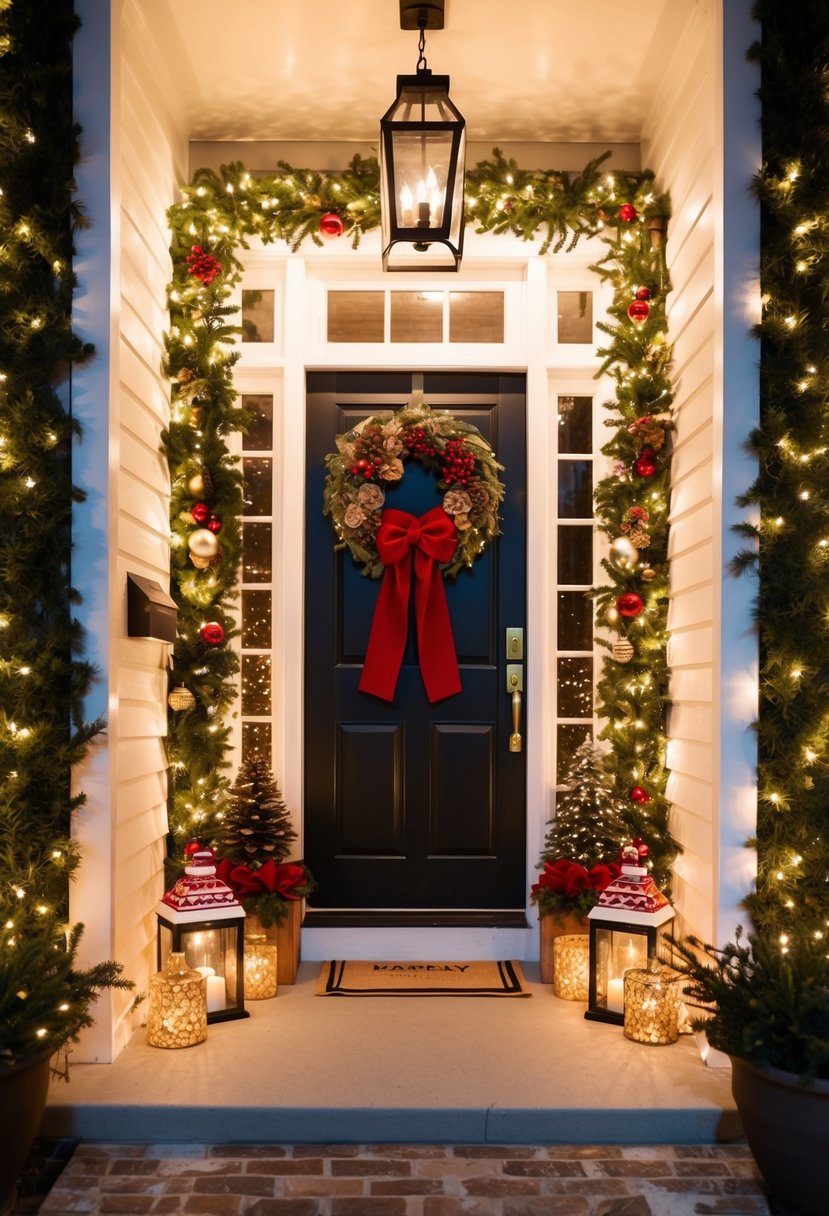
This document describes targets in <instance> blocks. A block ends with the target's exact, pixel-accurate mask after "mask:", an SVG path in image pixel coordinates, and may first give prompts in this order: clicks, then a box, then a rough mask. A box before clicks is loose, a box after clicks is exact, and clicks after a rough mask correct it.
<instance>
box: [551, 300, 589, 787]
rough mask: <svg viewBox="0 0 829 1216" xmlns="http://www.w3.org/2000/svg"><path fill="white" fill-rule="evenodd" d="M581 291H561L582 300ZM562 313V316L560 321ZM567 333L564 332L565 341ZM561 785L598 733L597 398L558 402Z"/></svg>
mask: <svg viewBox="0 0 829 1216" xmlns="http://www.w3.org/2000/svg"><path fill="white" fill-rule="evenodd" d="M579 294H580V293H578V292H559V293H558V295H559V299H560V298H561V296H562V295H572V296H578V295H579ZM560 319H561V314H560V313H559V320H560ZM560 335H561V330H559V337H560ZM556 405H557V424H558V425H557V427H556V436H557V442H556V448H557V451H556V462H557V472H558V477H557V498H556V514H557V539H558V558H557V583H558V588H557V600H556V608H557V612H556V660H555V662H556V673H555V674H556V745H557V746H556V780H557V781H558V782H561V780H562V778H563V776H564V774H565V773H566V771H567V767H568V765H569V763H570V760H571V758H572V756H573V753H574V752H575V750H576V749H577V748H578V747H579V745H580V744H581V743H583V742H584V740H585V739H587V738H590V737H592V734H593V709H594V693H593V685H594V658H593V605H592V601H591V600H590V599H589V598H588V592H589V591H590V588H591V587H592V586H593V569H594V565H593V563H594V552H593V550H594V527H593V484H594V442H593V397H592V396H588V395H570V394H560V395H559V396H558V397H557V403H556Z"/></svg>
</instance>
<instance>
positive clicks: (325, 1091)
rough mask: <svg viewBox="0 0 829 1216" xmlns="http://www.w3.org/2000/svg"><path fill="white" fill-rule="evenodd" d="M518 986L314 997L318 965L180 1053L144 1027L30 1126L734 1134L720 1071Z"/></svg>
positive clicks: (149, 1134)
mask: <svg viewBox="0 0 829 1216" xmlns="http://www.w3.org/2000/svg"><path fill="white" fill-rule="evenodd" d="M522 967H523V968H524V974H525V976H526V978H527V980H528V981H529V983H530V987H531V988H532V996H531V997H529V998H524V999H522V998H494V999H483V998H469V997H441V998H417V997H412V998H403V997H367V998H333V997H317V996H315V995H314V987H315V983H316V978H317V975H318V973H319V963H303V964H302V965H301V966H300V971H299V976H298V982H297V983H296V984H295V985H293V986H290V987H289V986H283V987H281V988H280V991H279V995H278V996H277V998H276V999H275V1000H271V1001H262V1002H253V1003H252V1004H251V1005H250V1006H249V1008H250V1013H251V1016H250V1018H248V1019H245V1020H240V1021H235V1022H225V1023H222V1024H218V1025H212V1026H210V1027H209V1030H208V1037H207V1041H206V1042H205V1043H203V1044H201V1045H200V1046H199V1047H197V1048H193V1049H189V1050H184V1051H163V1050H159V1049H158V1048H152V1047H148V1046H147V1043H146V1042H145V1038H144V1032H143V1030H139V1031H137V1032H136V1034H135V1035H134V1036H133V1039H132V1041H131V1042H130V1044H129V1045H128V1047H127V1048H126V1050H125V1051H123V1052H122V1053H121V1055H120V1056H119V1057H118V1059H117V1060H116V1061H115V1062H114V1063H113V1064H73V1065H72V1067H71V1070H70V1079H69V1082H68V1083H66V1082H63V1081H55V1082H53V1083H52V1087H51V1089H50V1093H49V1101H48V1105H47V1108H46V1113H45V1116H44V1122H43V1124H42V1127H41V1132H40V1134H41V1135H43V1136H55V1137H58V1136H76V1137H79V1138H81V1139H83V1140H95V1141H114V1142H121V1143H129V1142H136V1141H148V1142H152V1143H155V1144H158V1143H165V1142H166V1143H177V1142H178V1143H182V1142H187V1141H200V1142H202V1143H213V1144H227V1143H232V1142H236V1143H243V1142H246V1141H247V1142H259V1143H261V1142H266V1141H267V1142H271V1143H280V1142H281V1143H314V1142H316V1143H367V1142H372V1143H415V1142H417V1143H431V1144H435V1143H443V1144H452V1143H454V1144H486V1143H489V1144H518V1143H524V1144H542V1143H546V1144H705V1143H713V1142H715V1141H718V1140H720V1141H722V1140H730V1139H734V1138H736V1137H738V1136H739V1135H740V1134H741V1132H740V1127H739V1123H738V1120H737V1116H736V1112H735V1110H734V1106H733V1102H732V1098H731V1091H730V1074H729V1071H728V1069H727V1068H726V1069H721V1068H709V1067H706V1066H705V1065H704V1064H703V1063H702V1061H701V1060H700V1057H699V1052H698V1049H697V1045H696V1042H695V1040H694V1039H693V1037H692V1036H682V1037H681V1038H680V1040H679V1042H678V1043H676V1044H674V1045H673V1046H671V1047H662V1048H654V1047H646V1046H643V1045H641V1044H638V1043H632V1042H630V1041H629V1040H627V1039H625V1037H624V1035H623V1033H622V1029H621V1027H618V1026H611V1025H605V1024H603V1023H598V1022H587V1021H585V1019H584V1016H583V1013H584V1005H582V1004H580V1003H576V1002H570V1001H562V1000H559V999H558V998H557V997H555V996H554V995H553V993H552V988H551V987H550V986H549V985H542V984H540V983H539V982H538V969H537V965H535V964H533V963H523V964H522Z"/></svg>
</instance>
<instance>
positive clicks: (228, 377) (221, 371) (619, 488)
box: [164, 148, 677, 887]
mask: <svg viewBox="0 0 829 1216" xmlns="http://www.w3.org/2000/svg"><path fill="white" fill-rule="evenodd" d="M609 155H610V154H609V153H605V154H604V155H603V156H600V157H598V158H596V159H595V160H593V161H591V162H590V163H589V164H588V165H587V166H586V167H585V168H584V170H583V171H582V172H581V173H578V174H571V173H566V172H561V171H558V170H548V171H536V170H533V171H527V170H522V169H520V168H519V167H518V165H517V164H516V162H515V161H514V160H508V159H507V158H505V157H504V156H503V155H502V154H501V152H500V151H499V150H498V149H497V148H496V149H494V151H493V155H492V159H491V160H488V161H482V162H480V163H479V164H478V165H477V166H476V167H475V168H474V169H473V170H471V171H470V172H468V173H467V179H466V189H467V219H468V221H469V222H470V223H474V224H475V225H476V226H477V228H478V231H481V232H488V231H491V232H496V233H502V232H509V233H513V234H515V235H517V236H520V237H523V238H524V239H526V240H531V239H533V238H534V237H535V236H536V234H538V233H539V232H540V233H543V242H542V245H541V252H546V250H547V249H548V248H550V247H552V248H553V250H554V251H556V250H559V249H562V248H565V247H566V248H568V249H572V248H573V247H574V246H575V245H576V244H577V242H578V241H579V240H580V239H581V238H582V237H586V236H596V235H598V234H602V235H603V239H604V241H605V244H606V247H607V248H606V252H605V254H604V256H603V257H602V258H601V259H600V261H599V262H598V263H597V265H596V266H595V267H593V269H594V270H595V271H596V273H597V274H598V275H599V276H600V277H601V278H602V279H603V280H604V281H607V282H609V283H610V284H611V285H612V288H613V305H612V307H611V312H610V316H611V319H610V320H609V321H608V322H607V323H603V324H602V328H603V330H604V332H605V334H606V335H607V339H608V341H607V344H606V346H605V347H604V349H603V350H602V351H600V354H601V356H602V358H603V360H604V362H603V365H602V370H603V371H608V372H609V373H610V374H611V376H612V377H613V379H614V381H615V385H616V399H615V400H614V401H613V402H611V403H609V406H608V408H609V409H610V410H611V415H612V416H611V418H610V419H609V421H608V425H609V426H610V427H611V429H612V431H613V438H612V439H611V441H610V442H609V444H608V445H607V447H606V448H605V449H604V450H605V451H606V452H607V453H609V454H610V455H611V456H613V457H614V458H615V459H616V460H617V462H618V467H617V469H616V471H615V472H614V473H613V475H612V476H611V477H609V478H607V479H605V480H604V481H603V482H602V483H601V484H600V485H599V487H598V490H597V504H598V508H599V512H600V526H601V527H602V529H603V530H604V531H605V532H606V533H607V534H608V535H609V536H618V535H619V533H620V530H621V528H622V525H623V523H624V521H625V517H626V512H627V511H628V510H629V509H630V507H632V506H634V505H636V504H637V503H638V502H639V501H640V500H642V498H643V495H644V494H645V493H647V503H648V509H649V511H650V522H649V527H650V535H651V542H650V548H649V549H648V552H647V557H646V561H647V566H646V565H645V561H644V560H643V561H642V562H640V563H639V565H637V566H634V567H632V568H629V569H626V570H619V569H617V568H615V567H611V566H610V565H609V564H606V570H607V573H608V576H609V579H610V582H609V583H608V584H607V585H606V586H604V587H602V588H600V589H599V592H598V596H599V599H598V603H599V605H600V608H601V609H602V612H604V610H605V609H606V607H607V605H608V604H609V603H610V601H611V600H612V599H614V598H618V596H619V595H622V594H625V593H633V594H638V595H639V596H640V597H641V600H642V611H641V614H639V615H638V617H637V618H636V619H635V620H628V618H623V619H622V620H621V622H620V624H619V630H620V633H623V634H625V635H626V636H627V637H629V638H630V639H631V642H632V644H633V646H634V652H635V657H634V660H633V662H632V663H631V664H630V666H628V667H624V668H623V667H622V666H621V665H620V664H619V663H617V662H615V661H614V660H612V659H610V658H608V660H607V662H606V664H605V671H604V676H603V678H602V680H601V682H600V685H599V703H598V706H597V712H598V715H599V716H600V717H601V718H604V719H606V720H607V727H606V729H605V731H604V737H605V738H607V739H608V740H609V742H610V749H611V750H610V755H609V759H608V764H609V767H610V771H611V773H612V776H613V784H614V792H615V794H616V796H617V797H618V798H620V799H623V800H625V802H626V804H627V807H628V818H629V825H630V832H631V834H632V835H638V836H642V837H644V838H645V839H646V840H647V841H648V843H649V845H650V849H651V861H652V863H653V868H654V877H655V878H656V880H657V882H658V883H659V884H660V885H661V886H663V887H668V886H669V880H670V863H671V861H672V859H673V857H674V855H675V853H676V847H677V846H676V843H675V841H674V840H673V839H672V837H671V835H670V832H669V830H668V826H667V809H668V808H667V800H666V798H665V783H666V778H667V774H666V771H665V712H666V704H665V697H666V686H667V673H666V657H665V653H666V644H667V635H666V618H667V582H668V580H667V566H666V562H667V494H668V486H669V459H668V445H667V444H666V443H665V444H663V450H661V452H660V455H659V457H658V460H657V462H656V465H655V468H654V470H653V475H652V476H651V475H649V476H648V478H647V481H646V479H645V478H640V479H639V480H638V481H637V480H636V474H635V473H634V472H633V466H634V463H635V461H636V459H637V458H638V456H641V455H642V447H643V444H642V442H641V439H642V436H641V434H634V433H631V431H630V429H629V428H630V426H631V424H632V423H638V422H639V420H640V419H642V418H645V419H650V418H651V417H652V415H654V414H655V413H659V414H661V415H665V416H666V417H667V418H668V419H669V418H670V412H669V411H670V405H671V400H672V397H671V391H670V382H669V379H668V368H669V364H670V353H671V352H670V347H669V345H668V344H667V342H666V339H665V295H666V293H667V291H668V290H669V286H670V284H669V282H668V275H667V271H666V267H665V252H664V241H663V235H664V232H665V228H666V223H667V217H668V214H669V210H670V207H669V202H668V199H667V197H666V196H664V195H659V194H657V193H656V192H655V190H654V187H653V174H652V173H651V172H649V171H647V170H646V171H642V172H639V173H631V172H622V173H615V174H608V173H604V172H602V165H603V163H604V161H605V160H606V159H607V157H608V156H609ZM379 195H380V191H379V168H378V165H377V162H376V160H375V159H374V158H366V159H363V158H361V157H359V156H355V157H354V159H353V160H352V161H351V164H350V166H349V168H348V169H347V170H346V171H345V172H344V173H342V174H336V175H335V174H321V173H317V172H312V171H310V170H305V169H296V168H294V167H292V166H291V165H288V164H286V163H284V162H283V163H280V173H278V174H275V175H268V176H261V177H253V176H251V174H250V173H248V172H246V171H245V169H244V167H243V166H242V165H241V164H239V163H235V164H231V165H225V166H222V167H221V168H220V169H219V171H218V172H213V171H212V170H207V169H202V170H199V171H198V172H197V173H196V174H195V175H194V177H193V179H192V181H191V182H190V183H189V184H188V185H187V186H185V187H184V188H183V189H182V201H181V202H180V203H178V204H176V205H175V206H174V207H172V208H171V209H170V211H169V213H168V218H169V222H170V227H171V229H172V232H173V242H172V255H173V264H174V277H173V283H172V286H171V289H170V295H169V302H170V315H171V329H170V333H169V335H168V337H167V360H168V371H169V374H170V377H171V379H172V382H173V394H172V396H173V412H172V420H171V423H170V427H169V430H168V431H167V432H166V433H165V436H164V445H165V450H166V453H167V456H168V459H169V463H170V471H171V479H172V486H173V502H172V511H171V517H172V528H173V541H174V550H173V551H174V557H173V595H174V597H175V598H176V600H177V603H178V604H179V624H180V629H181V637H180V638H179V641H178V642H177V644H176V649H175V662H176V672H175V675H174V683H176V684H181V683H184V685H185V686H186V687H187V688H188V689H189V690H190V691H191V692H192V693H193V694H194V697H195V706H194V707H193V708H192V709H188V710H186V711H184V712H181V711H178V712H177V711H173V713H172V716H171V724H170V736H169V740H168V751H169V754H170V759H171V763H172V768H173V773H174V787H175V788H174V794H173V802H172V811H171V832H172V836H173V840H174V843H175V848H176V851H177V852H180V850H181V848H182V847H183V845H184V844H185V842H186V841H187V840H189V839H191V838H192V837H193V836H196V835H201V836H202V837H203V838H207V839H211V838H215V837H216V836H217V834H218V833H219V832H220V830H221V819H222V815H223V814H224V807H225V805H226V802H227V796H228V778H227V775H226V771H225V770H226V768H227V764H228V760H227V752H228V748H229V731H228V728H227V727H226V726H225V725H224V724H223V723H224V715H225V714H226V711H227V709H228V707H229V705H230V703H231V701H232V699H233V696H234V680H233V677H234V676H235V673H236V670H237V666H238V663H237V660H236V658H235V656H234V655H233V654H232V653H231V651H230V648H229V647H228V646H227V644H226V643H227V641H228V640H229V639H230V638H232V636H233V623H232V618H231V616H230V614H229V606H230V604H231V603H232V600H233V597H234V595H235V594H236V592H235V582H236V568H237V565H238V558H239V550H238V538H239V517H240V514H241V489H240V481H239V471H238V468H237V467H236V466H235V464H234V461H233V458H232V457H231V456H230V454H229V451H228V448H227V442H226V439H227V436H228V434H229V433H230V432H231V431H233V430H237V429H240V428H244V426H245V419H244V416H243V414H242V413H241V412H240V411H239V410H238V408H237V407H236V405H235V399H236V393H235V390H234V387H233V381H232V369H233V364H234V363H235V361H236V359H237V357H238V353H237V351H235V350H234V348H233V342H234V339H235V336H236V335H237V334H238V333H239V330H238V327H234V326H233V325H231V323H230V318H231V316H232V315H233V308H232V306H231V305H230V304H229V303H228V300H229V297H230V294H231V292H232V291H233V289H234V288H235V287H236V286H237V285H238V283H239V282H240V279H241V272H242V267H241V263H240V261H239V259H238V256H237V252H238V249H239V248H240V247H242V248H247V247H248V244H249V241H250V239H251V238H259V239H261V241H262V242H263V243H264V244H269V243H271V242H273V241H275V240H284V241H286V242H287V243H288V245H289V247H290V248H291V249H292V250H296V249H298V248H299V246H300V245H301V243H302V242H303V241H304V240H305V239H308V238H310V239H311V240H312V241H314V242H315V243H317V244H321V243H322V238H321V236H320V235H319V234H320V232H321V231H322V229H323V227H324V225H323V223H322V221H323V219H324V217H327V216H328V215H329V214H330V213H334V215H336V216H337V217H338V218H339V220H340V221H341V222H342V225H343V232H344V235H346V236H347V237H350V238H351V241H352V244H353V245H354V246H355V247H356V246H357V245H358V244H359V241H360V239H361V237H362V235H363V233H364V232H367V231H369V230H370V229H372V228H376V227H378V226H379V221H380V203H379ZM637 289H639V291H640V295H641V294H642V292H643V291H647V293H648V299H647V300H642V299H640V300H639V301H637V303H638V305H639V306H640V311H644V312H645V313H646V314H647V317H646V319H645V321H644V323H642V324H639V323H638V321H637V323H634V321H633V320H631V318H630V316H629V315H628V308H629V307H630V305H631V303H632V302H633V301H634V299H635V297H636V292H637ZM642 304H644V310H642V309H641V305H642ZM657 430H659V431H660V433H661V438H662V439H663V440H664V439H665V436H666V435H667V431H668V424H667V423H665V422H662V423H659V424H657ZM202 468H206V469H207V470H208V474H209V477H210V478H211V479H212V481H213V482H214V483H215V486H216V490H215V497H214V499H213V500H211V501H210V502H209V503H208V506H209V509H210V510H211V511H212V512H214V513H215V514H216V515H218V516H220V518H221V523H222V531H221V533H220V535H219V541H220V548H221V558H220V560H219V561H218V562H216V563H215V564H211V565H209V566H207V567H206V568H203V569H194V568H193V566H192V563H191V562H190V560H189V558H188V539H189V537H190V535H191V534H192V532H193V530H194V528H195V527H197V526H198V521H197V520H196V519H194V517H193V515H192V508H193V506H197V505H199V504H200V502H201V501H202V499H203V497H204V495H203V494H202V492H201V491H200V490H199V489H198V488H195V489H194V484H195V485H196V487H198V478H199V477H200V476H201V470H202ZM194 477H195V478H196V479H197V481H196V483H194V482H193V478H194ZM640 481H641V484H639V483H640ZM643 570H647V571H648V574H647V576H646V575H644V574H643ZM651 571H652V572H653V575H654V577H653V579H652V581H650V582H648V581H647V578H649V577H650V572H651ZM206 620H209V621H211V622H214V623H216V624H219V625H220V626H221V635H222V641H221V642H220V643H219V644H218V645H206V644H205V642H204V640H203V637H202V635H201V632H200V630H201V627H202V625H203V624H204V622H205V621H206ZM606 623H607V622H606V620H605V617H604V615H602V617H601V618H600V624H601V625H602V626H605V625H606Z"/></svg>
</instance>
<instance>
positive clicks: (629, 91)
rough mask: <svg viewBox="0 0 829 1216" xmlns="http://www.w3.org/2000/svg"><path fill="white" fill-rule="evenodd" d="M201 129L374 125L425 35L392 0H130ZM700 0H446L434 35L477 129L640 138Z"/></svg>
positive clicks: (436, 63) (334, 135)
mask: <svg viewBox="0 0 829 1216" xmlns="http://www.w3.org/2000/svg"><path fill="white" fill-rule="evenodd" d="M137 3H138V7H139V8H140V10H141V11H142V13H143V15H144V18H145V20H146V22H147V25H148V27H150V29H151V30H152V32H153V35H154V37H155V39H156V41H157V42H158V44H159V46H160V47H161V48H162V52H163V54H164V55H165V57H166V60H167V64H168V67H169V71H170V74H171V76H172V77H173V79H174V80H175V81H176V82H177V85H178V87H179V89H180V92H181V96H182V99H183V102H184V107H185V114H186V120H187V124H188V127H189V136H190V138H191V139H193V140H285V141H288V140H303V141H310V140H332V139H336V140H343V141H358V142H360V141H371V140H376V138H377V131H378V123H379V118H380V115H381V114H382V113H383V112H384V111H385V110H386V109H387V108H388V106H389V104H390V103H391V101H392V100H393V97H394V86H395V76H396V75H397V74H398V73H411V72H413V71H414V69H415V63H416V59H417V35H416V33H414V32H412V31H402V30H401V29H400V28H399V9H398V0H351V3H349V4H348V5H346V6H344V7H339V8H337V7H336V6H334V7H333V8H329V9H326V8H325V7H324V6H323V7H320V6H319V5H309V4H308V2H307V0H234V3H233V4H232V5H230V6H228V4H227V3H226V0H137ZM695 3H696V0H639V2H638V3H637V4H635V5H633V6H631V5H629V4H624V3H620V0H583V2H582V3H581V4H574V3H573V0H520V3H519V4H517V5H513V6H512V7H511V8H510V7H509V6H508V5H505V4H504V3H503V0H447V4H446V29H444V30H441V31H435V32H433V33H429V34H428V35H427V40H426V53H427V59H428V62H429V66H430V67H431V68H432V70H433V71H435V72H439V73H448V74H449V75H450V76H451V79H452V97H453V99H454V100H455V101H456V103H457V105H458V106H459V108H460V110H461V112H462V113H463V114H464V115H465V117H466V119H467V123H468V133H469V138H470V139H471V140H476V141H482V142H491V143H493V142H498V141H504V142H506V141H532V142H556V143H559V142H564V143H573V142H583V141H591V142H604V143H638V142H639V140H640V137H641V133H642V127H643V123H644V121H645V118H646V116H647V114H648V110H649V107H650V104H651V85H652V82H654V81H655V80H658V79H659V78H660V77H661V75H662V72H663V71H664V68H665V64H666V61H667V59H668V57H669V55H670V52H671V50H672V48H673V46H674V45H675V43H676V41H677V39H678V38H679V36H680V32H681V31H682V29H683V27H684V26H685V23H686V22H687V20H688V18H689V14H690V13H691V11H692V10H693V8H694V6H695Z"/></svg>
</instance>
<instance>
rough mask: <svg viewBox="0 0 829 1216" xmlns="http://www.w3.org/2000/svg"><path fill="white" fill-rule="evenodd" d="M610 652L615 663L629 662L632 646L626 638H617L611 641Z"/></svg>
mask: <svg viewBox="0 0 829 1216" xmlns="http://www.w3.org/2000/svg"><path fill="white" fill-rule="evenodd" d="M611 654H612V655H613V657H614V659H615V660H616V662H617V663H629V662H630V660H631V659H632V658H633V646H632V645H631V643H630V642H629V641H628V640H627V638H619V640H618V641H616V642H614V643H613V647H612V649H611Z"/></svg>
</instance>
